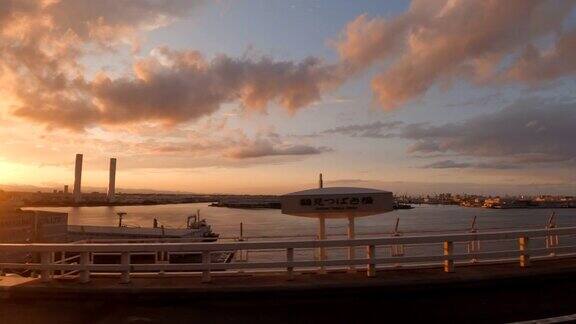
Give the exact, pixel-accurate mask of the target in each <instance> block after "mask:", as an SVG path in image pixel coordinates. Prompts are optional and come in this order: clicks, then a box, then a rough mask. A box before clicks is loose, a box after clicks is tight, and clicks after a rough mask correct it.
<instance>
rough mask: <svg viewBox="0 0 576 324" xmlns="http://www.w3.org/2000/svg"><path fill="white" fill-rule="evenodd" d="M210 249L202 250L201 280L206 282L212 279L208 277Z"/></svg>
mask: <svg viewBox="0 0 576 324" xmlns="http://www.w3.org/2000/svg"><path fill="white" fill-rule="evenodd" d="M210 262H211V260H210V251H202V265H203V266H204V270H202V282H203V283H208V282H210V281H211V280H212V279H211V278H210Z"/></svg>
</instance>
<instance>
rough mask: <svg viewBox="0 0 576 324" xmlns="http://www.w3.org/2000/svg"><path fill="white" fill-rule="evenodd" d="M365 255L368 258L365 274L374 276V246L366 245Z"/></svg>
mask: <svg viewBox="0 0 576 324" xmlns="http://www.w3.org/2000/svg"><path fill="white" fill-rule="evenodd" d="M366 257H367V259H368V260H369V261H368V265H367V267H366V275H367V276H368V277H375V276H376V264H375V263H374V259H375V257H376V246H374V245H368V246H367V247H366Z"/></svg>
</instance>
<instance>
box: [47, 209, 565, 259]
mask: <svg viewBox="0 0 576 324" xmlns="http://www.w3.org/2000/svg"><path fill="white" fill-rule="evenodd" d="M38 209H42V210H51V211H59V212H67V213H68V222H69V223H70V224H78V225H112V226H115V225H117V223H118V217H117V215H116V213H117V212H126V213H127V215H126V216H125V217H124V224H126V225H132V226H146V227H151V226H152V221H153V219H154V218H157V219H158V221H159V223H160V224H161V225H164V226H166V227H173V228H178V227H184V225H185V223H186V217H187V216H188V215H192V214H194V213H196V210H198V209H199V210H200V215H201V217H202V218H205V219H206V220H207V222H208V224H210V225H211V226H212V229H213V231H214V232H216V233H218V234H220V235H221V237H223V238H233V237H237V236H238V234H239V227H240V226H239V224H240V223H243V224H244V236H245V237H249V238H250V240H262V239H274V238H279V237H284V238H287V237H292V239H293V238H294V237H300V238H302V237H310V238H313V237H315V235H316V231H317V220H315V219H311V218H305V217H296V216H288V215H283V214H281V213H280V211H279V210H272V209H267V210H246V209H229V208H218V207H209V206H208V204H207V203H197V204H178V205H158V206H126V207H80V208H72V207H63V208H62V207H59V208H38ZM552 212H553V210H550V209H524V210H522V209H516V210H495V209H483V208H464V207H459V206H435V205H422V206H416V208H414V209H410V210H398V211H394V212H390V213H386V214H381V215H376V216H369V217H362V218H358V219H357V220H356V233H357V236H360V237H361V236H371V235H376V234H380V235H382V234H383V233H387V234H388V235H389V234H390V233H391V232H393V230H394V225H395V223H396V219H397V218H399V219H400V223H399V231H400V232H402V233H404V234H408V233H422V232H446V231H460V232H462V231H467V229H469V228H470V224H471V222H472V219H473V218H474V216H477V220H476V227H477V228H478V229H479V230H480V231H486V230H491V229H512V228H527V227H539V228H543V227H545V225H546V223H547V221H548V218H549V216H550V214H551V213H552ZM556 223H557V225H558V226H576V209H559V210H556ZM326 226H327V232H328V235H329V236H332V237H337V236H340V235H342V236H344V235H345V234H346V227H347V221H346V220H338V219H336V220H332V219H331V220H327V222H326ZM569 241H575V240H574V239H573V238H568V239H563V242H562V243H564V244H566V243H569ZM532 242H533V243H532V246H533V247H537V246H539V247H543V245H544V241H543V239H542V240H539V241H538V240H534V241H532ZM572 243H575V244H576V242H572ZM572 243H571V244H572ZM516 244H517V243H516V242H515V241H509V242H502V241H499V242H483V245H482V250H488V249H501V250H502V249H515V248H516ZM455 249H456V253H466V252H465V251H466V245H465V243H459V244H456V246H455ZM441 251H442V247H441V245H437V246H436V245H426V246H409V247H407V248H406V251H405V253H406V255H423V254H428V255H430V254H439V253H441ZM313 253H314V251H310V250H308V251H306V250H302V251H296V259H299V258H302V259H305V258H310V257H312V254H313ZM356 253H357V255H361V254H362V253H363V252H362V249H358V251H357V252H356ZM390 253H391V250H390V249H389V248H386V249H379V251H378V252H377V255H378V256H389V255H390ZM345 255H346V250H345V249H332V250H329V251H328V257H329V258H342V257H345ZM283 258H284V254H283V253H280V252H273V251H272V252H269V251H261V252H257V253H251V255H250V259H251V261H263V260H282V259H283Z"/></svg>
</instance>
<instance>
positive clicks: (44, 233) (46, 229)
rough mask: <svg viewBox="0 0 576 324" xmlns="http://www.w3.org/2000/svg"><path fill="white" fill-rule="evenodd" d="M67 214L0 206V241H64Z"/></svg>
mask: <svg viewBox="0 0 576 324" xmlns="http://www.w3.org/2000/svg"><path fill="white" fill-rule="evenodd" d="M67 225H68V214H66V213H56V212H47V211H31V210H21V209H18V208H10V207H0V242H2V243H8V242H10V243H34V242H65V241H66V235H67V230H68V229H67Z"/></svg>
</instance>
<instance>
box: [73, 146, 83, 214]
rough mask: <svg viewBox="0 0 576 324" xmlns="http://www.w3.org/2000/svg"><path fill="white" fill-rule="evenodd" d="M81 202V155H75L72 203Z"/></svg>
mask: <svg viewBox="0 0 576 324" xmlns="http://www.w3.org/2000/svg"><path fill="white" fill-rule="evenodd" d="M80 201H82V154H76V163H75V165H74V202H75V203H79V202H80Z"/></svg>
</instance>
